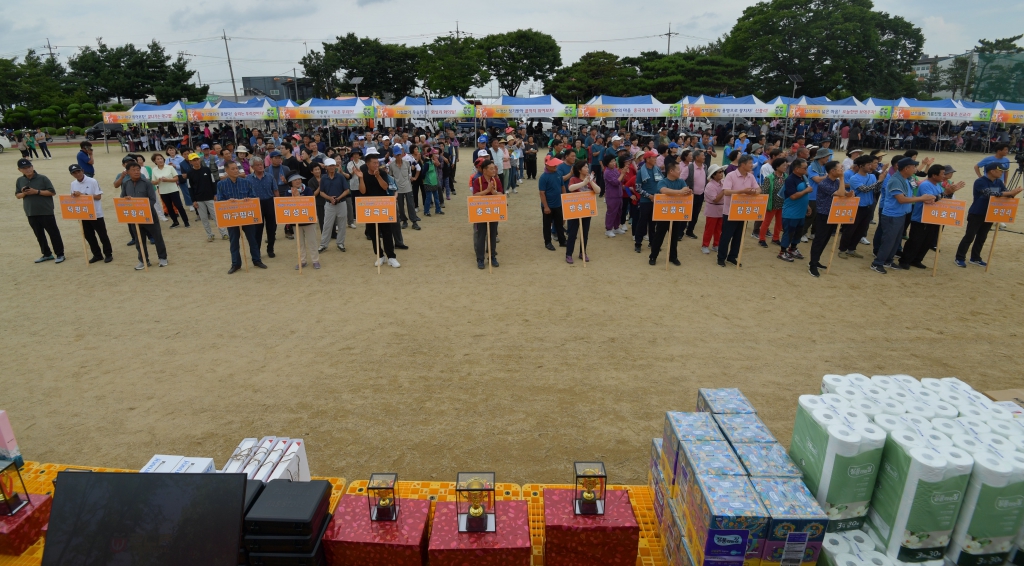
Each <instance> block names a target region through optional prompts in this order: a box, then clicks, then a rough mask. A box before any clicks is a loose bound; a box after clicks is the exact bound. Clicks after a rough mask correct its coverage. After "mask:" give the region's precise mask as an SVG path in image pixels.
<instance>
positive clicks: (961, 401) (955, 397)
mask: <svg viewBox="0 0 1024 566" xmlns="http://www.w3.org/2000/svg"><path fill="white" fill-rule="evenodd" d="M939 399H942V400H943V401H945V402H947V403H949V404H951V405H953V406H959V405H968V404H970V403H971V400H970V399H968V398H967V396H965V395H964V394H963V393H960V392H959V391H954V390H952V389H947V390H946V391H942V392H939Z"/></svg>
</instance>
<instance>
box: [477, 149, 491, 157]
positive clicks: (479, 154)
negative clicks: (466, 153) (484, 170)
mask: <svg viewBox="0 0 1024 566" xmlns="http://www.w3.org/2000/svg"><path fill="white" fill-rule="evenodd" d="M473 157H483V158H485V159H490V158H491V154H490V152H488V151H487V150H486V149H478V150H476V152H474V153H473Z"/></svg>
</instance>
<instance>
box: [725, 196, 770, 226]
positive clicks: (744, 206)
mask: <svg viewBox="0 0 1024 566" xmlns="http://www.w3.org/2000/svg"><path fill="white" fill-rule="evenodd" d="M766 210H768V195H733V197H732V202H731V203H730V204H729V210H728V211H727V212H728V213H729V220H733V221H735V220H764V213H765V211H766Z"/></svg>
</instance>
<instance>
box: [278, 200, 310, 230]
mask: <svg viewBox="0 0 1024 566" xmlns="http://www.w3.org/2000/svg"><path fill="white" fill-rule="evenodd" d="M274 217H275V218H276V219H277V223H278V224H312V223H313V222H316V197H274Z"/></svg>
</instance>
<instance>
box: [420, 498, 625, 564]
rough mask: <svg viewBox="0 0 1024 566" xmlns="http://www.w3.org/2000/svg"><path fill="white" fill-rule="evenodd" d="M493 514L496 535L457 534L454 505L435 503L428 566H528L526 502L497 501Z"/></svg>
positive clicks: (530, 554)
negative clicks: (468, 565) (471, 565)
mask: <svg viewBox="0 0 1024 566" xmlns="http://www.w3.org/2000/svg"><path fill="white" fill-rule="evenodd" d="M494 511H495V513H494V514H495V517H494V520H495V527H496V529H497V530H496V531H495V532H493V533H460V532H459V526H458V517H457V512H456V509H455V502H454V501H438V502H437V503H436V507H435V509H434V522H433V523H432V526H431V532H430V542H429V543H428V546H427V556H428V558H429V563H430V566H465V565H466V564H473V565H474V566H530V559H531V557H532V556H533V546H532V542H531V540H530V516H529V512H528V511H527V505H526V502H525V501H497V502H495V509H494ZM633 559H634V560H636V558H635V557H634V558H633Z"/></svg>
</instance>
